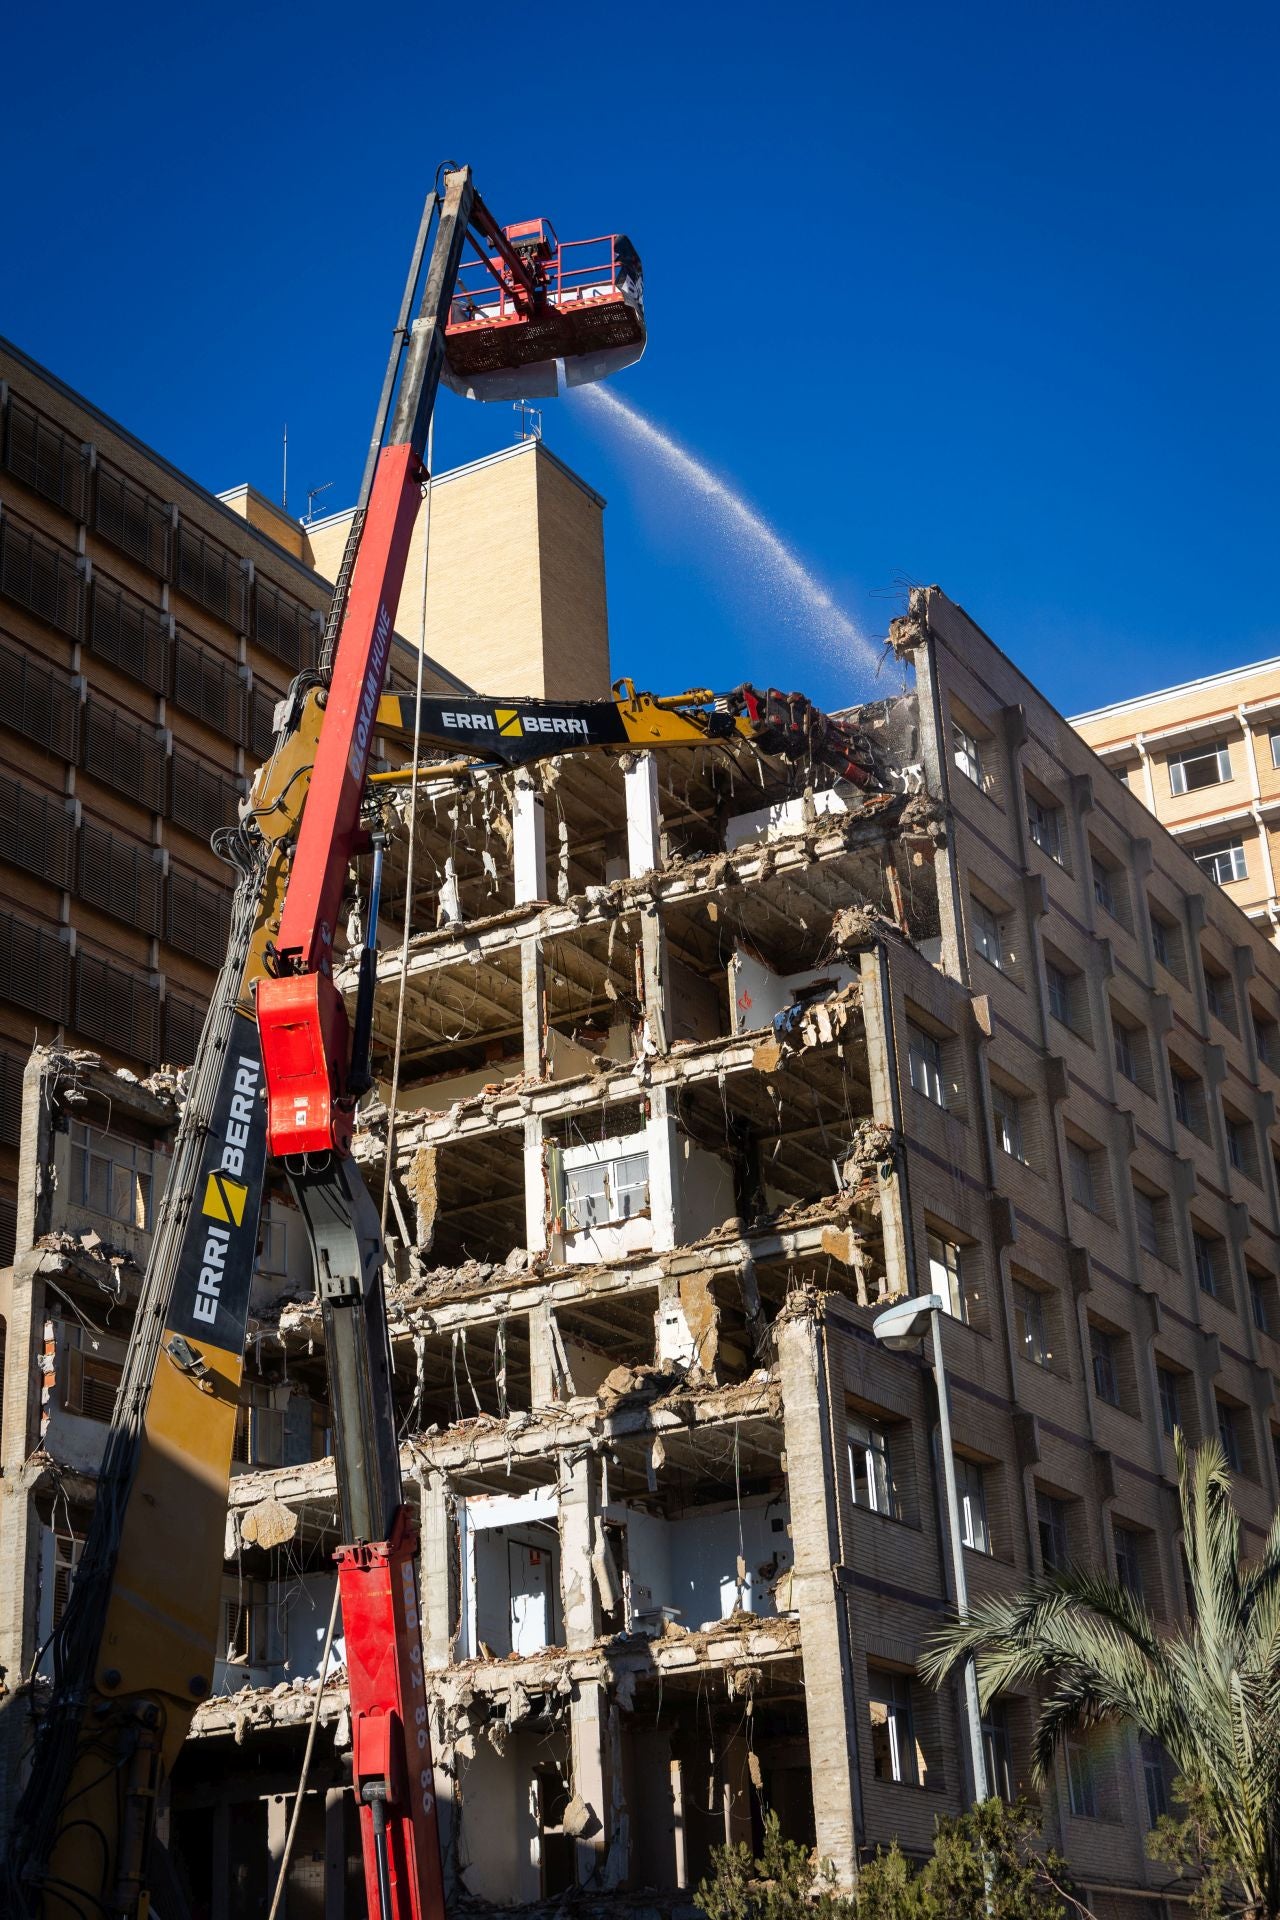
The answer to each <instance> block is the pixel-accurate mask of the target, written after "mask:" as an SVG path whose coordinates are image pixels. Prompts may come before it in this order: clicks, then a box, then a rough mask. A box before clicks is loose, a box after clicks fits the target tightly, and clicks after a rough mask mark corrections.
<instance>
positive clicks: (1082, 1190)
mask: <svg viewBox="0 0 1280 1920" xmlns="http://www.w3.org/2000/svg"><path fill="white" fill-rule="evenodd" d="M1095 1157H1096V1156H1095V1155H1094V1154H1093V1153H1091V1152H1090V1150H1089V1148H1088V1147H1085V1146H1081V1144H1080V1142H1079V1141H1078V1140H1068V1141H1067V1176H1068V1179H1069V1180H1070V1183H1071V1197H1072V1199H1073V1200H1074V1201H1075V1202H1076V1203H1077V1205H1079V1206H1082V1207H1087V1208H1088V1209H1089V1212H1090V1213H1096V1212H1097V1211H1098V1189H1097V1182H1096V1181H1095V1179H1094V1172H1093V1164H1094V1159H1095Z"/></svg>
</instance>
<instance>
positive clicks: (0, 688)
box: [0, 641, 81, 761]
mask: <svg viewBox="0 0 1280 1920" xmlns="http://www.w3.org/2000/svg"><path fill="white" fill-rule="evenodd" d="M80 708H81V700H80V695H79V693H78V692H77V690H76V689H75V688H74V687H73V686H72V684H71V679H70V676H69V675H68V674H65V673H58V672H56V671H55V669H54V668H52V667H49V666H46V664H45V662H44V661H43V660H39V659H37V658H36V656H35V655H34V654H32V653H28V652H27V650H26V649H25V648H24V647H16V646H10V645H8V644H7V643H5V642H3V641H0V725H4V726H6V727H12V728H13V730H14V732H15V733H22V734H25V735H26V737H27V739H28V740H35V741H37V742H38V743H39V744H40V746H42V747H47V748H48V749H49V751H50V753H56V754H57V755H58V756H59V758H60V759H63V760H73V761H75V760H78V759H79V758H80Z"/></svg>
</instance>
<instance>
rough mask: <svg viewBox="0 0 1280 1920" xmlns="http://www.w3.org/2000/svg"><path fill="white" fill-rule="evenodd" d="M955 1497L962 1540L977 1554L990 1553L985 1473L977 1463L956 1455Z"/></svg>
mask: <svg viewBox="0 0 1280 1920" xmlns="http://www.w3.org/2000/svg"><path fill="white" fill-rule="evenodd" d="M955 1468H956V1496H957V1498H958V1500H959V1502H960V1538H961V1539H962V1540H963V1541H964V1544H965V1545H966V1547H972V1548H973V1551H974V1552H975V1553H990V1551H991V1533H990V1530H989V1528H988V1526H987V1489H986V1471H985V1469H984V1468H983V1467H981V1466H979V1464H978V1462H977V1461H976V1460H966V1459H965V1458H964V1457H963V1455H957V1456H956V1461H955Z"/></svg>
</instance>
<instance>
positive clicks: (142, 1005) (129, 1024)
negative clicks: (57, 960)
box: [75, 949, 160, 1064]
mask: <svg viewBox="0 0 1280 1920" xmlns="http://www.w3.org/2000/svg"><path fill="white" fill-rule="evenodd" d="M75 1023H76V1026H77V1028H78V1029H79V1031H80V1032H81V1033H83V1034H86V1035H87V1036H88V1037H89V1038H90V1039H92V1040H100V1041H101V1042H102V1043H103V1045H104V1046H109V1047H114V1048H115V1050H116V1051H117V1052H118V1053H125V1054H128V1055H130V1056H131V1057H132V1058H133V1059H136V1060H144V1061H146V1062H148V1063H149V1064H150V1063H158V1061H159V1057H160V989H159V988H158V987H153V986H152V985H151V983H150V981H148V980H146V979H144V978H143V976H142V975H141V974H138V973H130V972H129V971H128V970H127V969H126V968H124V967H116V966H113V965H112V964H111V962H110V961H108V960H100V959H99V958H98V956H97V954H94V953H85V952H84V951H83V949H82V950H81V951H80V952H79V953H77V955H76V1022H75Z"/></svg>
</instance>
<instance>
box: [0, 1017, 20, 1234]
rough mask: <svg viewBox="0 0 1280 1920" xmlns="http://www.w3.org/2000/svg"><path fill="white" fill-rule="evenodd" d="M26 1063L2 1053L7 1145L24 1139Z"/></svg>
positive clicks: (1, 1127)
mask: <svg viewBox="0 0 1280 1920" xmlns="http://www.w3.org/2000/svg"><path fill="white" fill-rule="evenodd" d="M26 1064H27V1063H26V1061H25V1060H23V1059H21V1058H20V1057H19V1056H18V1055H17V1054H16V1053H0V1142H3V1144H4V1145H5V1146H6V1147H16V1146H18V1145H19V1144H20V1142H21V1139H22V1075H23V1071H24V1069H25V1067H26ZM0 1265H3V1262H2V1261H0Z"/></svg>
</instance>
